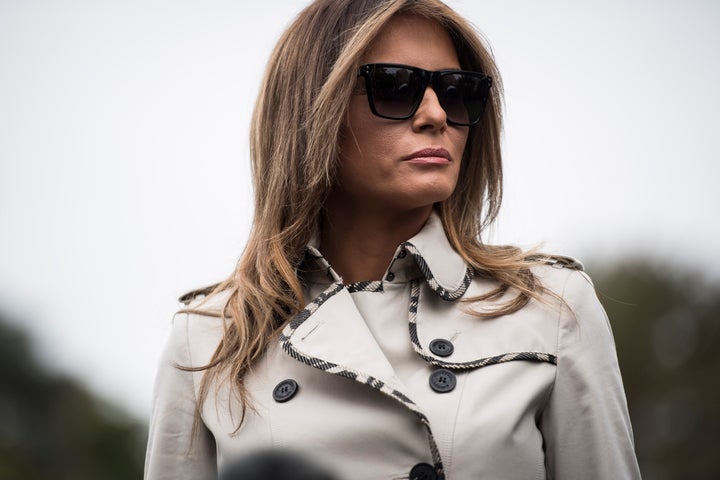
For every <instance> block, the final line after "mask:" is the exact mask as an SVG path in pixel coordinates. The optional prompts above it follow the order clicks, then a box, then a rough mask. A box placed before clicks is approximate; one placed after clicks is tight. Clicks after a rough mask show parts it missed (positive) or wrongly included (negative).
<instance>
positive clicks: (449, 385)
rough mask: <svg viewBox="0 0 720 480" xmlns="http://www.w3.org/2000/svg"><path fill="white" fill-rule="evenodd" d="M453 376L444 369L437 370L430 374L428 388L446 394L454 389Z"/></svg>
mask: <svg viewBox="0 0 720 480" xmlns="http://www.w3.org/2000/svg"><path fill="white" fill-rule="evenodd" d="M455 385H457V379H456V378H455V374H454V373H453V372H451V371H450V370H447V369H445V368H438V369H437V370H435V371H434V372H432V373H431V374H430V388H432V389H433V390H435V391H436V392H437V393H447V392H449V391H451V390H452V389H454V388H455Z"/></svg>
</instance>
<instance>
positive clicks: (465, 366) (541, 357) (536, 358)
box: [408, 280, 557, 370]
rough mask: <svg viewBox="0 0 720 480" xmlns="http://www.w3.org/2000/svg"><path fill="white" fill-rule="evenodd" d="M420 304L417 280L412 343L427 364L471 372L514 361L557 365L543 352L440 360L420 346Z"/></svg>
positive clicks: (414, 283) (412, 299) (412, 308)
mask: <svg viewBox="0 0 720 480" xmlns="http://www.w3.org/2000/svg"><path fill="white" fill-rule="evenodd" d="M419 303H420V283H419V282H418V281H417V280H413V281H412V282H411V283H410V312H409V314H408V320H409V322H408V323H409V325H408V327H409V330H410V341H411V342H412V345H413V349H414V350H415V352H416V353H417V354H418V355H420V357H421V358H422V359H423V360H425V361H426V362H428V363H430V364H432V365H436V366H438V367H442V368H451V369H457V370H470V369H474V368H481V367H486V366H488V365H495V364H498V363H505V362H512V361H514V360H526V361H531V362H547V363H552V364H553V365H557V357H556V356H555V355H551V354H549V353H541V352H513V353H504V354H502V355H496V356H494V357H486V358H478V359H476V360H471V361H469V362H447V361H445V360H440V359H438V358H436V357H434V356H432V355H430V354H429V353H428V352H427V351H426V350H425V349H424V348H423V347H422V345H420V339H419V338H418V333H417V310H418V304H419Z"/></svg>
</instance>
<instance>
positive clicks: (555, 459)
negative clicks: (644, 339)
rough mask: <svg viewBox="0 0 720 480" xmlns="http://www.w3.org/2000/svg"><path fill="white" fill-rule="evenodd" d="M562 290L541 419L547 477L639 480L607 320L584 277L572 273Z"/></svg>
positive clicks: (625, 406)
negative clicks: (553, 374)
mask: <svg viewBox="0 0 720 480" xmlns="http://www.w3.org/2000/svg"><path fill="white" fill-rule="evenodd" d="M563 290H564V291H563V294H562V298H563V299H564V300H565V302H566V305H565V306H563V308H562V311H561V313H560V316H561V317H560V322H559V328H558V339H557V342H558V347H557V351H558V355H557V369H556V378H555V384H554V386H553V389H552V392H551V393H550V397H549V399H548V403H547V405H546V407H545V409H544V411H543V414H542V417H541V420H540V428H541V430H542V433H543V438H544V442H545V459H546V460H545V461H546V468H547V471H548V478H550V479H555V480H571V479H578V478H582V479H586V480H596V479H597V480H600V479H639V478H640V470H639V468H638V463H637V458H636V456H635V450H634V444H633V435H632V428H631V425H630V418H629V415H628V408H627V402H626V399H625V392H624V389H623V384H622V379H621V377H620V369H619V367H618V360H617V354H616V351H615V342H614V340H613V336H612V332H611V330H610V324H609V322H608V319H607V315H606V314H605V311H604V309H603V308H602V305H600V302H599V301H598V299H597V296H596V295H595V291H594V289H593V287H592V284H591V282H590V280H589V278H587V276H586V275H585V274H584V273H581V272H572V273H570V275H569V277H568V279H567V281H566V284H565V288H564V289H563Z"/></svg>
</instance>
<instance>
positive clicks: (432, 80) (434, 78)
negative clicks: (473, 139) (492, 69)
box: [358, 63, 492, 127]
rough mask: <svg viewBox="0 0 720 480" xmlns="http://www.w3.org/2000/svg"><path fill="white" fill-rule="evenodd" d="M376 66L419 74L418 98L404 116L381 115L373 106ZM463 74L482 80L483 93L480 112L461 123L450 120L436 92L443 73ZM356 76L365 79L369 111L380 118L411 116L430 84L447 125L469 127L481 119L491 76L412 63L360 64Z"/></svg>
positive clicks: (440, 96)
mask: <svg viewBox="0 0 720 480" xmlns="http://www.w3.org/2000/svg"><path fill="white" fill-rule="evenodd" d="M378 67H391V68H403V69H407V70H410V71H412V72H413V73H415V74H416V75H419V76H420V79H421V86H420V89H419V91H420V95H418V98H417V99H416V100H414V103H413V104H412V107H411V109H410V113H409V114H408V115H405V116H400V117H395V116H389V115H383V114H381V113H379V112H378V111H377V109H376V108H375V99H374V98H373V93H372V92H373V88H372V86H373V79H372V74H373V71H374V70H375V69H376V68H378ZM458 73H460V74H463V75H469V76H471V77H475V78H478V79H480V81H481V82H482V86H484V87H485V88H484V95H483V97H482V99H481V102H482V105H481V108H480V113H479V114H478V116H477V119H475V120H473V121H472V122H470V123H461V122H455V121H452V120H450V118H448V117H447V114H448V113H447V109H445V106H443V104H442V99H443V96H442V93H438V90H439V87H440V85H439V80H440V78H441V77H442V76H444V75H449V74H458ZM358 77H363V79H365V93H366V94H367V97H368V103H369V104H370V111H371V112H372V113H373V115H375V116H378V117H380V118H387V119H389V120H407V119H409V118H411V117H412V116H413V115H415V113H417V110H418V108H420V104H421V103H422V100H423V98H424V96H425V90H426V89H427V87H428V86H430V87H431V88H432V89H433V91H434V92H435V95H437V98H438V102H440V106H441V107H442V108H443V110H445V115H446V118H447V123H448V124H449V125H456V126H462V127H470V126H473V125H477V124H478V123H480V120H481V119H482V115H483V112H484V111H485V105H486V104H487V100H488V98H489V97H490V88H491V87H492V77H490V76H488V75H484V74H482V73H480V72H472V71H469V70H453V69H448V70H435V71H430V70H424V69H422V68H420V67H414V66H412V65H403V64H401V63H368V64H365V65H361V66H360V69H359V71H358Z"/></svg>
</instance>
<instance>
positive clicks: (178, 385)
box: [145, 314, 217, 480]
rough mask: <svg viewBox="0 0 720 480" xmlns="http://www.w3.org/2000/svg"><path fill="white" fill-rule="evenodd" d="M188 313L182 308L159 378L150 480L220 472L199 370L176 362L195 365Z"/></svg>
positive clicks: (189, 479) (148, 459)
mask: <svg viewBox="0 0 720 480" xmlns="http://www.w3.org/2000/svg"><path fill="white" fill-rule="evenodd" d="M188 321H189V318H188V315H187V314H177V315H175V318H174V319H173V326H172V331H171V333H170V338H169V339H168V341H167V343H166V345H165V348H164V351H163V353H162V356H161V359H160V365H159V367H158V372H157V377H156V379H155V387H154V395H153V397H154V398H153V407H152V415H151V419H150V430H149V436H148V445H147V452H146V456H145V480H171V479H172V480H199V479H203V480H205V479H214V478H217V461H216V449H215V441H214V438H213V436H212V434H211V433H210V431H208V429H207V428H206V427H205V425H204V424H203V423H202V421H199V422H198V427H197V429H196V431H195V432H193V421H194V418H195V414H196V413H195V412H196V405H197V403H196V390H195V384H194V375H193V373H192V372H187V371H184V370H181V369H179V368H177V366H178V365H180V366H191V365H192V360H191V358H190V347H189V339H188Z"/></svg>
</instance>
